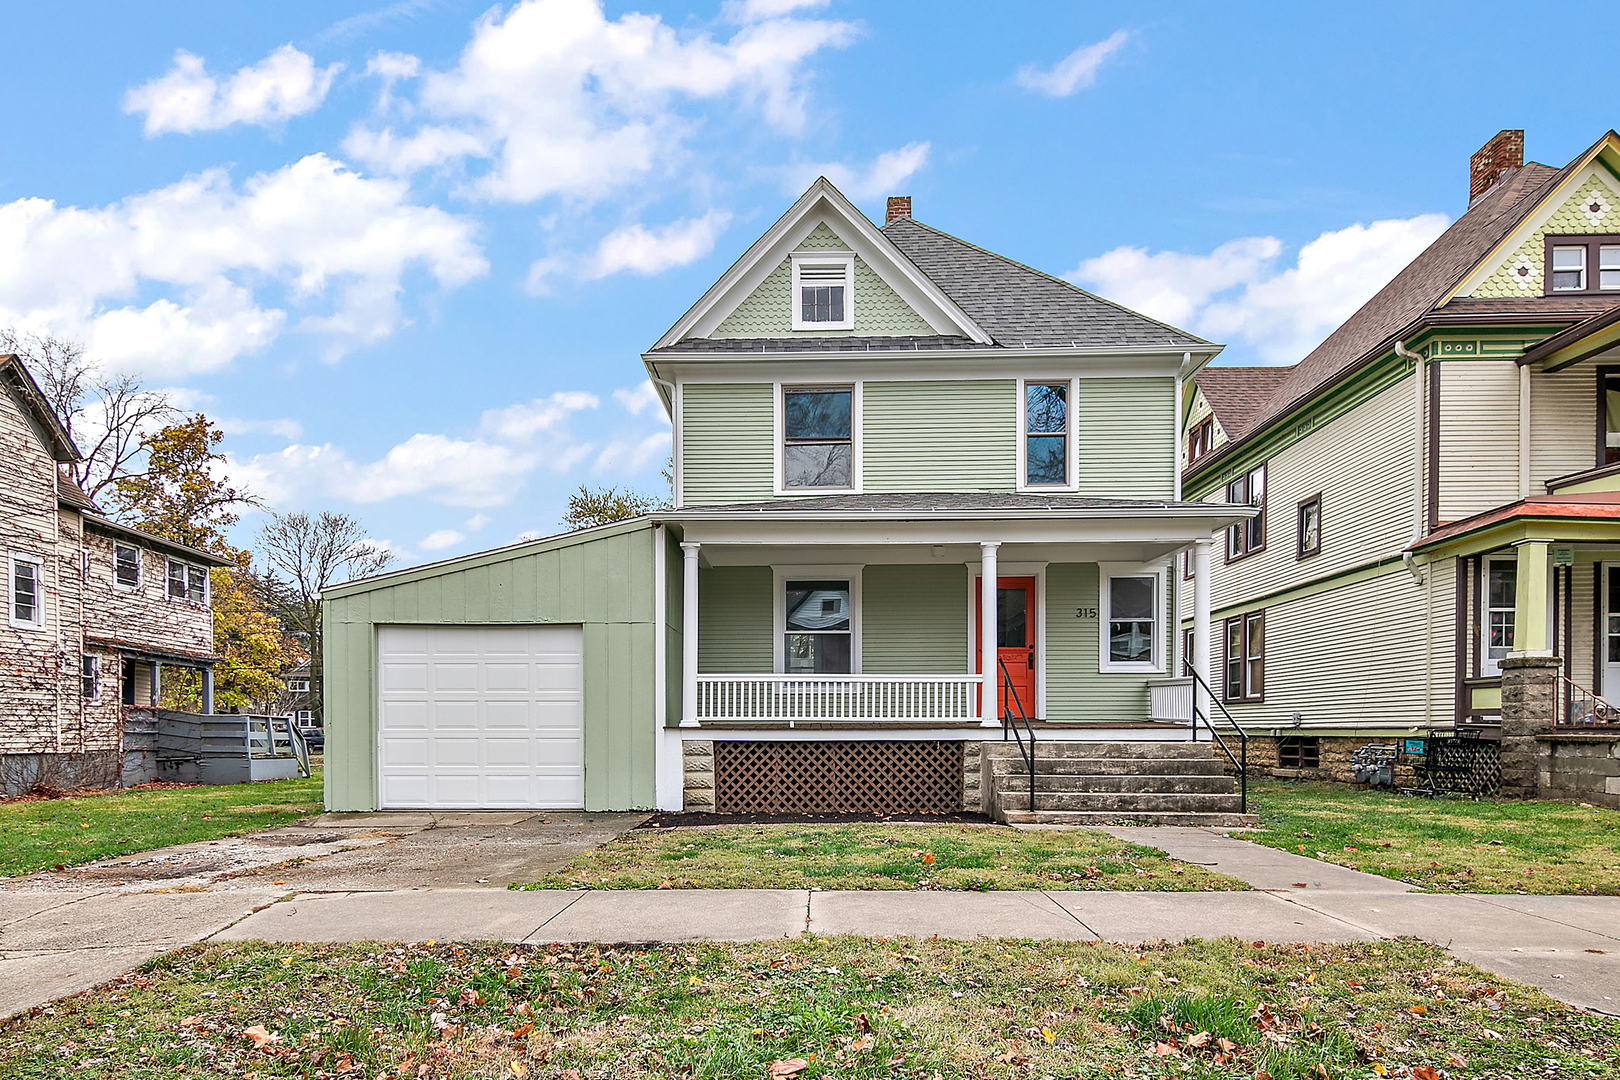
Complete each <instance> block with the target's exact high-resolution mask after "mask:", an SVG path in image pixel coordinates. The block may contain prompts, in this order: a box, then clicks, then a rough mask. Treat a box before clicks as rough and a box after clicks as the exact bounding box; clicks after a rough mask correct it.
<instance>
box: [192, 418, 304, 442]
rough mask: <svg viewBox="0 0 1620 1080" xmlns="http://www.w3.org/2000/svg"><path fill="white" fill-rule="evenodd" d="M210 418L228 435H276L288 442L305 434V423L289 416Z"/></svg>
mask: <svg viewBox="0 0 1620 1080" xmlns="http://www.w3.org/2000/svg"><path fill="white" fill-rule="evenodd" d="M209 419H210V420H212V421H213V422H214V424H215V425H216V426H217V427H218V428H219V430H221V431H223V432H224V433H225V434H227V435H275V436H277V437H278V438H282V439H286V440H287V441H288V442H293V441H294V440H297V439H300V438H303V435H304V425H303V424H300V423H299V422H298V421H297V420H294V419H292V418H291V417H288V416H278V417H275V418H273V419H269V420H244V419H242V418H241V417H237V416H210V417H209Z"/></svg>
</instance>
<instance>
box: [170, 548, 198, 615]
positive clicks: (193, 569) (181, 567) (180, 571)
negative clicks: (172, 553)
mask: <svg viewBox="0 0 1620 1080" xmlns="http://www.w3.org/2000/svg"><path fill="white" fill-rule="evenodd" d="M169 599H171V600H190V601H191V602H192V603H193V604H206V603H208V571H207V569H206V568H204V567H201V566H193V565H192V564H191V563H185V562H181V561H180V560H179V559H170V560H169Z"/></svg>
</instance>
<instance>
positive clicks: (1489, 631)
mask: <svg viewBox="0 0 1620 1080" xmlns="http://www.w3.org/2000/svg"><path fill="white" fill-rule="evenodd" d="M1484 578H1485V580H1484V582H1483V583H1482V584H1483V586H1484V590H1483V591H1484V595H1483V597H1482V598H1481V599H1483V600H1484V603H1483V604H1482V605H1481V606H1482V607H1483V608H1484V617H1483V618H1482V619H1481V620H1480V622H1481V632H1482V636H1483V637H1484V639H1485V642H1484V644H1485V649H1484V653H1483V656H1482V657H1481V666H1482V667H1483V669H1484V670H1482V671H1481V672H1480V674H1481V675H1499V674H1501V672H1502V658H1503V657H1505V656H1507V654H1508V653H1510V652H1512V651H1513V621H1514V619H1513V616H1514V611H1515V608H1516V606H1517V593H1518V587H1519V561H1518V559H1517V558H1516V557H1508V558H1494V559H1486V560H1485V574H1484Z"/></svg>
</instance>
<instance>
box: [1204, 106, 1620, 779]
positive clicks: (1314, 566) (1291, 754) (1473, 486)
mask: <svg viewBox="0 0 1620 1080" xmlns="http://www.w3.org/2000/svg"><path fill="white" fill-rule="evenodd" d="M1523 146H1524V142H1523V132H1521V131H1504V132H1502V133H1501V134H1499V135H1497V136H1496V137H1495V138H1494V139H1492V140H1491V141H1490V142H1489V143H1488V144H1486V146H1485V147H1483V148H1482V149H1481V150H1480V151H1479V153H1477V154H1476V155H1474V158H1473V160H1472V163H1471V185H1470V192H1469V204H1468V209H1467V211H1466V212H1465V213H1464V214H1463V215H1462V216H1461V217H1460V218H1459V219H1458V220H1457V221H1456V222H1455V223H1454V224H1453V225H1452V226H1451V227H1450V228H1449V229H1447V230H1446V232H1445V233H1444V234H1443V235H1442V236H1441V237H1440V238H1439V239H1437V240H1435V241H1434V243H1433V244H1431V245H1430V246H1429V248H1428V249H1427V250H1425V251H1424V252H1423V253H1422V254H1420V255H1419V256H1418V257H1417V258H1416V259H1414V260H1413V261H1412V263H1411V264H1410V265H1409V266H1407V267H1406V268H1405V269H1404V270H1402V271H1401V272H1400V273H1399V274H1398V275H1396V277H1395V278H1394V279H1393V280H1392V281H1391V282H1390V283H1389V284H1388V285H1387V286H1385V287H1384V288H1383V289H1382V290H1381V291H1380V292H1379V293H1378V294H1377V295H1376V296H1374V297H1373V298H1372V299H1371V300H1370V301H1368V302H1367V304H1366V305H1365V306H1363V307H1362V308H1361V309H1360V310H1359V311H1357V312H1356V313H1355V314H1354V315H1353V316H1351V318H1350V319H1349V320H1348V321H1347V322H1345V323H1344V325H1342V326H1341V327H1339V328H1338V329H1337V330H1335V331H1334V332H1333V333H1332V334H1331V335H1330V336H1329V337H1328V338H1327V339H1326V340H1325V341H1324V342H1323V343H1322V344H1321V345H1320V346H1319V347H1317V348H1316V349H1315V350H1314V351H1313V352H1312V353H1311V354H1310V355H1309V356H1307V357H1305V358H1304V359H1303V360H1301V361H1300V362H1299V363H1297V364H1295V365H1293V366H1291V367H1287V368H1278V369H1270V370H1260V369H1239V368H1220V369H1206V370H1204V371H1202V372H1200V373H1199V374H1198V375H1197V377H1196V380H1195V382H1194V384H1192V385H1190V386H1189V387H1188V393H1187V397H1186V400H1185V401H1184V408H1185V410H1186V413H1185V415H1186V417H1187V436H1186V438H1185V440H1184V443H1183V469H1184V473H1183V485H1184V490H1185V492H1186V493H1187V496H1188V497H1189V498H1193V499H1199V500H1203V501H1207V502H1213V503H1243V504H1246V505H1252V506H1254V507H1255V508H1256V509H1257V511H1258V513H1257V514H1256V516H1255V517H1254V518H1253V519H1251V520H1250V521H1248V522H1246V523H1244V524H1242V525H1241V526H1238V527H1235V528H1233V529H1232V530H1230V531H1229V535H1228V536H1227V539H1226V543H1225V545H1224V546H1225V551H1224V552H1223V553H1222V557H1221V558H1219V559H1217V560H1216V566H1215V570H1214V574H1213V590H1214V597H1213V608H1214V619H1215V623H1216V625H1215V627H1214V631H1215V634H1216V640H1215V641H1214V642H1213V643H1212V644H1213V646H1214V648H1213V653H1214V663H1215V667H1216V669H1217V671H1218V672H1220V683H1221V687H1222V692H1223V698H1224V702H1225V704H1226V707H1227V708H1228V709H1229V710H1230V711H1231V713H1232V715H1233V716H1234V717H1235V718H1236V719H1237V721H1238V722H1239V723H1242V724H1245V725H1249V726H1250V727H1251V730H1263V731H1266V732H1268V733H1270V734H1271V735H1274V736H1276V737H1277V739H1278V743H1277V753H1278V755H1279V757H1278V760H1277V761H1276V762H1273V763H1272V764H1274V765H1275V766H1276V767H1278V768H1280V769H1283V770H1285V771H1286V770H1292V769H1303V770H1305V771H1310V770H1312V769H1314V768H1316V767H1317V766H1318V765H1320V767H1321V768H1322V769H1323V770H1329V763H1328V762H1327V761H1325V760H1320V759H1321V758H1322V756H1323V755H1324V754H1326V753H1327V750H1328V746H1327V743H1326V742H1325V741H1324V736H1327V737H1331V736H1334V735H1341V736H1345V737H1353V738H1354V739H1355V740H1356V743H1357V745H1360V744H1362V743H1366V742H1368V741H1369V738H1370V737H1372V736H1377V735H1384V736H1390V735H1398V734H1403V733H1409V734H1421V733H1422V732H1423V731H1424V730H1426V729H1428V728H1431V727H1436V726H1439V727H1450V726H1452V725H1458V726H1460V727H1461V728H1462V729H1463V730H1465V731H1468V732H1471V733H1473V734H1477V735H1479V736H1481V737H1484V738H1486V739H1490V738H1494V737H1496V735H1497V731H1498V724H1499V722H1500V714H1501V689H1500V686H1501V681H1500V676H1501V669H1500V662H1501V660H1502V659H1503V658H1504V657H1506V656H1507V655H1508V654H1509V653H1511V652H1516V651H1524V652H1532V653H1533V652H1537V651H1543V652H1550V653H1552V654H1555V655H1557V656H1559V657H1561V658H1562V659H1563V661H1564V669H1563V675H1564V679H1563V680H1562V681H1561V682H1560V683H1559V687H1560V690H1559V693H1560V697H1561V699H1562V700H1561V711H1562V714H1563V715H1564V717H1565V718H1566V719H1579V718H1581V717H1582V716H1586V717H1588V718H1590V717H1591V716H1592V712H1593V709H1592V706H1593V702H1592V700H1591V694H1593V693H1596V694H1599V695H1604V696H1607V697H1609V698H1610V699H1613V700H1620V349H1617V348H1616V345H1617V343H1620V137H1617V136H1616V135H1615V133H1614V132H1609V133H1607V134H1605V135H1604V136H1603V137H1602V138H1601V139H1599V140H1598V141H1597V143H1596V144H1594V145H1593V146H1592V147H1591V148H1590V149H1588V150H1587V151H1586V152H1584V153H1583V154H1581V155H1580V156H1579V157H1577V158H1576V159H1575V160H1573V161H1571V162H1570V163H1569V164H1568V165H1566V166H1564V167H1563V168H1553V167H1550V166H1546V165H1541V164H1537V163H1535V162H1525V161H1524V160H1523ZM1182 591H1183V595H1184V596H1187V595H1190V594H1191V592H1192V590H1191V586H1190V584H1189V585H1187V586H1186V587H1184V588H1183V590H1182ZM1185 610H1186V609H1185V607H1184V608H1183V611H1185ZM1183 627H1184V631H1185V632H1187V633H1191V632H1192V630H1193V628H1192V626H1191V624H1190V621H1189V620H1187V619H1186V618H1185V617H1184V618H1183ZM1598 712H1599V718H1601V717H1602V715H1603V710H1602V709H1599V710H1598ZM1341 749H1342V748H1341ZM1332 771H1337V772H1339V773H1341V774H1343V773H1344V772H1345V771H1346V770H1345V769H1344V767H1343V762H1342V761H1341V762H1338V763H1337V765H1336V766H1335V768H1334V770H1332Z"/></svg>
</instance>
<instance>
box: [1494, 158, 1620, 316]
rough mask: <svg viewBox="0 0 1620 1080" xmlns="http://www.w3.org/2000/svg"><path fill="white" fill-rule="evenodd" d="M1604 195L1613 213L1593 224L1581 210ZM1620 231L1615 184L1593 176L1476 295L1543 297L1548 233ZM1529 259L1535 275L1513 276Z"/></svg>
mask: <svg viewBox="0 0 1620 1080" xmlns="http://www.w3.org/2000/svg"><path fill="white" fill-rule="evenodd" d="M1594 194H1597V195H1601V196H1602V197H1603V198H1604V199H1605V200H1607V201H1608V203H1609V211H1608V213H1607V214H1605V215H1604V216H1603V217H1602V218H1601V219H1600V220H1599V221H1597V222H1596V223H1594V222H1592V221H1591V220H1590V219H1589V218H1588V217H1587V216H1586V214H1585V213H1584V212H1583V210H1582V209H1581V206H1582V203H1584V202H1585V201H1586V200H1587V199H1588V198H1589V197H1590V196H1592V195H1594ZM1616 232H1620V194H1617V193H1616V190H1615V185H1614V184H1613V183H1606V182H1605V181H1604V180H1603V179H1602V178H1601V177H1598V176H1593V177H1591V178H1589V179H1588V180H1587V181H1586V183H1584V184H1582V185H1581V186H1580V187H1579V188H1578V189H1576V191H1575V192H1574V194H1572V195H1570V197H1569V198H1568V199H1565V200H1564V203H1563V205H1562V206H1560V207H1559V208H1558V209H1557V210H1554V211H1553V212H1552V214H1551V216H1549V217H1548V218H1547V220H1546V222H1545V223H1544V224H1543V225H1542V226H1541V227H1540V228H1539V229H1537V230H1536V231H1535V232H1533V233H1531V234H1530V236H1529V238H1527V239H1526V240H1525V242H1524V243H1523V244H1521V245H1520V246H1519V248H1518V250H1517V251H1512V252H1509V253H1508V255H1507V256H1506V257H1505V258H1504V259H1503V260H1502V262H1501V264H1500V265H1499V266H1498V267H1497V268H1496V269H1495V270H1493V271H1491V275H1490V276H1489V277H1487V278H1486V279H1485V280H1484V281H1481V282H1480V283H1479V285H1478V286H1477V287H1476V288H1475V289H1474V291H1473V293H1472V294H1471V295H1473V296H1541V295H1543V294H1544V293H1545V292H1546V285H1547V283H1546V281H1545V280H1544V278H1545V270H1544V267H1543V265H1542V264H1543V263H1544V261H1545V260H1546V239H1547V236H1548V234H1553V235H1566V234H1567V235H1591V234H1594V233H1616ZM1521 257H1522V258H1523V259H1525V260H1526V261H1527V262H1528V263H1529V264H1530V266H1531V267H1532V268H1533V270H1534V272H1533V273H1532V274H1531V275H1530V276H1529V277H1527V278H1524V279H1522V281H1523V287H1521V284H1520V279H1518V278H1515V277H1514V276H1513V274H1512V273H1511V271H1512V269H1513V267H1514V266H1515V265H1516V264H1517V263H1518V261H1519V259H1520V258H1521ZM1587 272H1588V273H1594V274H1595V273H1597V268H1596V267H1589V268H1588V270H1587Z"/></svg>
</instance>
